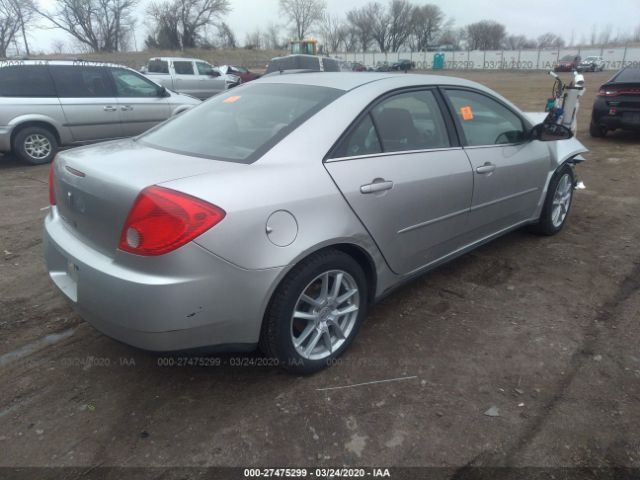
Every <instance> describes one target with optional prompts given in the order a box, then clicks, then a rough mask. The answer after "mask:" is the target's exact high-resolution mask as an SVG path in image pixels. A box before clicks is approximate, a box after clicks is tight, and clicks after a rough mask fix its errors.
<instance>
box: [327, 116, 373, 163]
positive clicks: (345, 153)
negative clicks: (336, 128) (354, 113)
mask: <svg viewBox="0 0 640 480" xmlns="http://www.w3.org/2000/svg"><path fill="white" fill-rule="evenodd" d="M376 153H382V147H381V146H380V141H379V139H378V133H377V132H376V128H375V127H374V126H373V121H372V120H371V114H367V116H366V117H364V118H363V119H362V120H361V121H360V123H359V124H358V126H357V127H356V128H354V129H353V130H351V132H350V133H349V134H347V136H346V137H345V138H344V139H343V140H342V142H340V144H339V145H338V148H336V149H335V150H334V152H333V154H332V157H333V158H342V157H357V156H359V155H374V154H376Z"/></svg>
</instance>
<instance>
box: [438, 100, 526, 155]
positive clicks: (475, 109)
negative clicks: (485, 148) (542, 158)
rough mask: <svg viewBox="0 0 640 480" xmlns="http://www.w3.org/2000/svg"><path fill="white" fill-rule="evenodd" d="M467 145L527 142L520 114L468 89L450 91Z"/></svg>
mask: <svg viewBox="0 0 640 480" xmlns="http://www.w3.org/2000/svg"><path fill="white" fill-rule="evenodd" d="M447 96H448V97H449V100H450V101H451V104H452V106H453V109H454V112H455V115H456V116H457V117H458V120H459V123H460V125H461V127H462V131H463V133H464V136H465V138H466V140H467V145H468V146H481V145H504V144H510V143H520V142H523V141H524V140H525V139H526V134H525V128H524V125H523V123H522V120H521V119H520V117H518V115H516V114H515V113H513V112H512V111H511V110H509V109H508V108H507V107H505V106H504V105H502V104H501V103H499V102H498V101H496V100H494V99H492V98H490V97H488V96H486V95H483V94H480V93H476V92H470V91H468V90H447Z"/></svg>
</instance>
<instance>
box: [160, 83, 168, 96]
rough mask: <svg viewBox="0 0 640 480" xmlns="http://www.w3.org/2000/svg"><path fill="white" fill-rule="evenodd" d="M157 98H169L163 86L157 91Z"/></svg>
mask: <svg viewBox="0 0 640 480" xmlns="http://www.w3.org/2000/svg"><path fill="white" fill-rule="evenodd" d="M158 96H159V97H170V96H171V94H170V93H169V92H168V91H167V87H165V86H164V85H160V88H159V89H158Z"/></svg>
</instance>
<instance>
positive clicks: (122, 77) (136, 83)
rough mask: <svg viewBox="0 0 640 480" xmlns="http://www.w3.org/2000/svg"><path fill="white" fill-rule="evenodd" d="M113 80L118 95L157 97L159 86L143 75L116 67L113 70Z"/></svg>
mask: <svg viewBox="0 0 640 480" xmlns="http://www.w3.org/2000/svg"><path fill="white" fill-rule="evenodd" d="M111 74H112V75H113V81H114V83H115V85H116V94H117V96H118V97H157V96H158V86H157V85H156V84H155V83H153V82H150V81H149V80H147V79H146V78H144V77H143V76H142V75H138V74H137V73H134V72H131V71H129V70H124V69H122V68H114V69H112V70H111Z"/></svg>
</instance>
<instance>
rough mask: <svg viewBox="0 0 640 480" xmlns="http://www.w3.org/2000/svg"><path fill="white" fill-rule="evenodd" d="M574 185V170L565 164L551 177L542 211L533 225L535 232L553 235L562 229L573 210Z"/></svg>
mask: <svg viewBox="0 0 640 480" xmlns="http://www.w3.org/2000/svg"><path fill="white" fill-rule="evenodd" d="M573 185H574V177H573V170H572V169H571V167H570V166H569V165H567V164H564V165H563V166H562V167H560V169H558V171H557V172H556V173H555V174H554V175H553V177H551V181H550V182H549V190H548V191H547V198H546V199H545V202H544V206H543V207H542V213H540V218H539V220H538V223H536V224H535V225H533V226H532V231H533V232H534V233H537V234H539V235H547V236H551V235H555V234H556V233H558V232H560V230H562V227H563V226H564V224H565V222H566V220H567V217H568V216H569V211H570V210H571V203H572V201H573Z"/></svg>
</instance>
